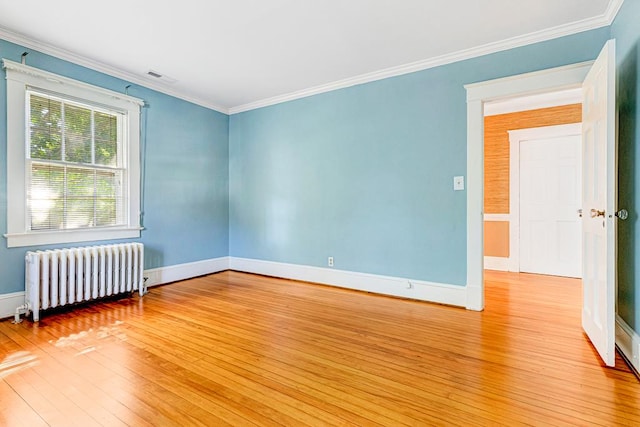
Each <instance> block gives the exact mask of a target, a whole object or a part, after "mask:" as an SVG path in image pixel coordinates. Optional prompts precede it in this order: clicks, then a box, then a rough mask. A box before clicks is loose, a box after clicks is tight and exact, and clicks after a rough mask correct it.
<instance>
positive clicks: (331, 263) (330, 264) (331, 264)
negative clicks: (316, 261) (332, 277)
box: [327, 256, 333, 267]
mask: <svg viewBox="0 0 640 427" xmlns="http://www.w3.org/2000/svg"><path fill="white" fill-rule="evenodd" d="M327 265H328V266H329V267H333V257H332V256H330V257H329V258H327Z"/></svg>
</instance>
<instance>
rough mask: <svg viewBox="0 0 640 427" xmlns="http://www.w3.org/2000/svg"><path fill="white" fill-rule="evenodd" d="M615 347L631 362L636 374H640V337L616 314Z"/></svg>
mask: <svg viewBox="0 0 640 427" xmlns="http://www.w3.org/2000/svg"><path fill="white" fill-rule="evenodd" d="M616 345H617V346H618V348H619V349H620V351H621V352H622V353H624V356H625V357H626V358H627V360H629V361H630V362H631V364H632V365H633V368H634V369H635V370H636V372H640V335H638V333H637V332H636V331H634V330H633V329H632V328H631V326H629V325H628V324H627V322H625V321H624V319H623V318H622V317H620V316H618V315H617V314H616Z"/></svg>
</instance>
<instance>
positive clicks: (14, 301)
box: [0, 292, 24, 319]
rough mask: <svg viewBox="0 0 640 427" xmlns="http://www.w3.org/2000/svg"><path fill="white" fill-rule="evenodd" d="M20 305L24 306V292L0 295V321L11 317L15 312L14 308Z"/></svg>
mask: <svg viewBox="0 0 640 427" xmlns="http://www.w3.org/2000/svg"><path fill="white" fill-rule="evenodd" d="M22 304H24V292H13V293H10V294H2V295H0V319H4V318H5V317H11V316H13V315H14V313H15V312H16V307H19V306H21V305H22Z"/></svg>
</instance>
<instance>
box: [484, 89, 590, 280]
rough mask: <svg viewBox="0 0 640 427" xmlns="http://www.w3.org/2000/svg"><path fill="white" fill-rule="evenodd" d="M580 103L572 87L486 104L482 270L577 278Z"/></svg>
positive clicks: (578, 273)
mask: <svg viewBox="0 0 640 427" xmlns="http://www.w3.org/2000/svg"><path fill="white" fill-rule="evenodd" d="M581 103H582V92H581V90H580V89H572V90H564V91H557V92H550V93H545V94H536V95H534V96H527V97H519V98H511V99H508V100H506V101H498V102H490V103H487V104H485V110H484V111H485V117H484V179H483V181H484V195H483V199H484V205H483V207H484V215H483V217H484V218H483V219H484V242H483V245H484V267H485V268H486V269H490V270H498V271H511V272H521V271H522V272H531V273H540V274H557V275H561V276H568V277H580V270H581V264H580V259H581V256H580V253H581V243H580V241H579V240H576V239H579V237H580V222H579V217H578V209H579V208H580V207H581V206H580V197H579V196H580V194H581V189H580V187H579V183H580V182H581V177H580V172H581V168H580V167H579V166H580V163H581V161H580V157H581V154H580V142H579V139H580V134H581V126H580V122H581V120H582V104H581ZM566 138H569V139H568V140H566ZM521 152H522V153H523V155H522V156H521ZM521 163H522V165H521ZM521 166H522V167H521ZM521 174H522V175H523V179H520V175H521ZM536 175H537V176H536ZM521 189H522V191H524V192H525V193H524V196H525V197H524V198H522V200H521V198H520V192H521ZM521 203H524V204H525V209H520V205H521ZM545 204H546V205H545ZM527 208H528V209H527ZM521 216H522V220H523V221H521ZM521 228H522V230H521ZM534 229H535V230H534ZM558 235H564V236H563V237H562V238H561V239H558V238H556V237H557V236H558ZM521 249H522V250H521ZM549 249H554V250H552V251H550V250H549ZM521 255H522V256H521ZM567 262H571V264H572V265H571V267H570V268H563V266H565V265H566V264H567Z"/></svg>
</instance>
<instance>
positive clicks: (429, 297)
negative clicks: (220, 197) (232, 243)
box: [229, 257, 467, 307]
mask: <svg viewBox="0 0 640 427" xmlns="http://www.w3.org/2000/svg"><path fill="white" fill-rule="evenodd" d="M229 268H230V269H231V270H236V271H242V272H245V273H254V274H262V275H265V276H273V277H280V278H285V279H292V280H300V281H304V282H312V283H320V284H323V285H330V286H337V287H341V288H348V289H356V290H359V291H365V292H373V293H377V294H384V295H392V296H396V297H402V298H411V299H416V300H421V301H429V302H436V303H440V304H449V305H455V306H460V307H465V306H466V299H467V295H466V294H467V292H466V288H465V287H464V286H455V285H449V284H442V283H433V282H425V281H420V280H412V279H406V278H400V277H389V276H380V275H376V274H368V273H358V272H354V271H346V270H336V269H333V268H322V267H312V266H308V265H298V264H286V263H281V262H273V261H262V260H257V259H248V258H236V257H230V258H229Z"/></svg>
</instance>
